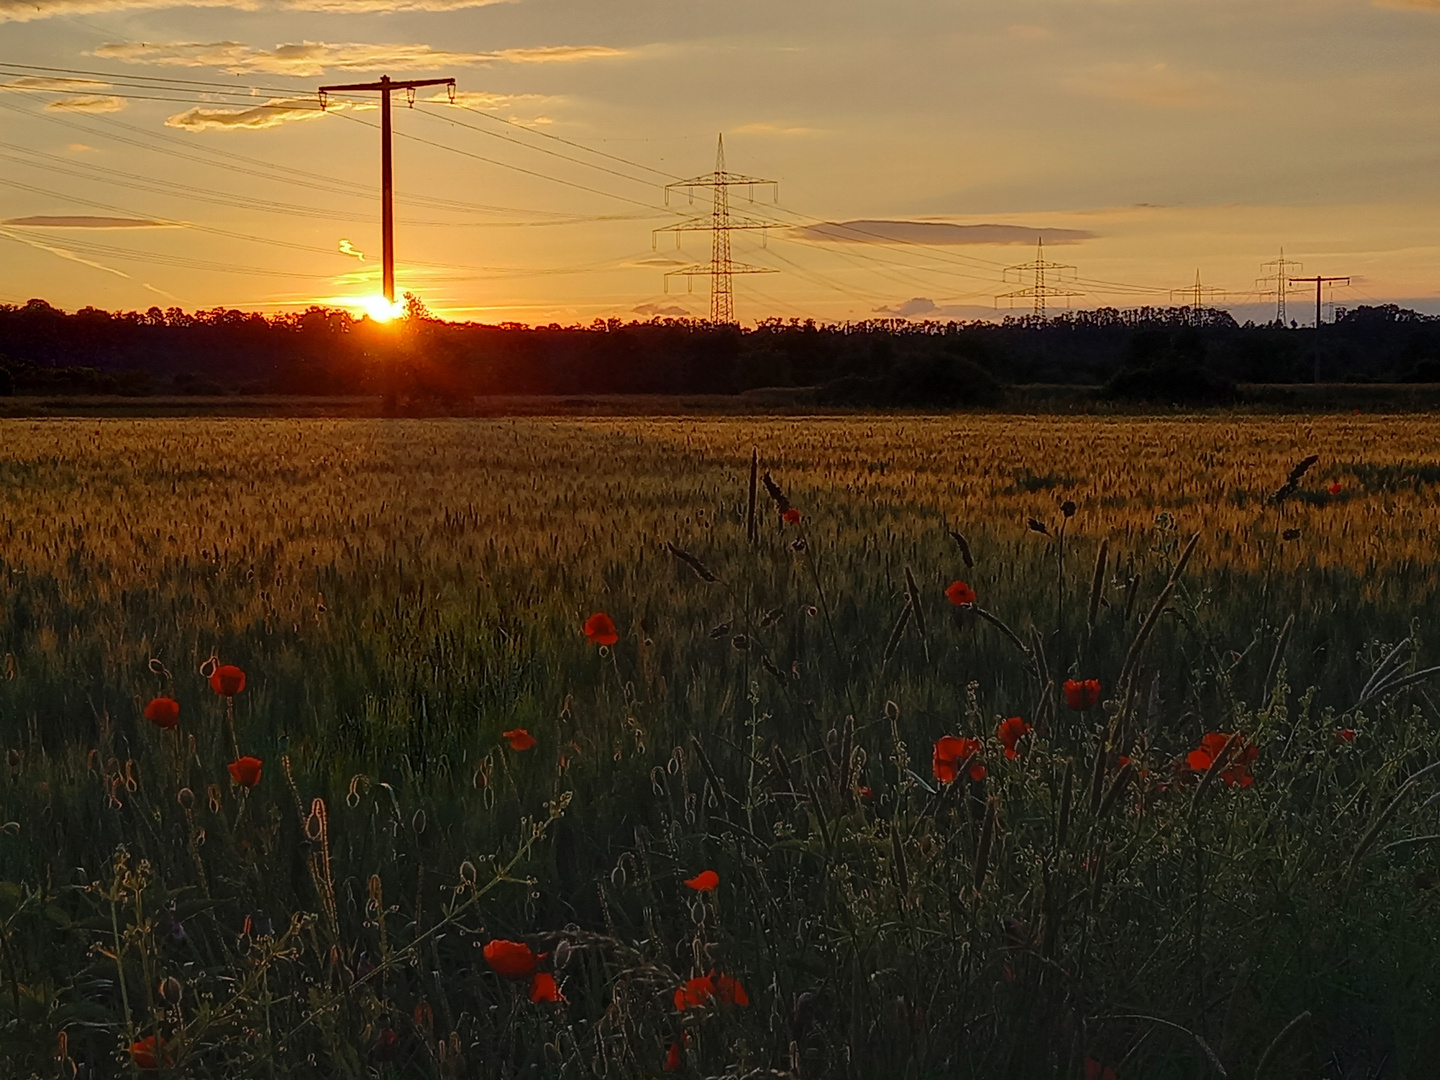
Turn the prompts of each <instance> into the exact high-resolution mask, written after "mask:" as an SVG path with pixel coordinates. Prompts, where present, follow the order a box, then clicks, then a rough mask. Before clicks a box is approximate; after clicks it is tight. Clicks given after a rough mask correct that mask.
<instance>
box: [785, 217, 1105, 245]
mask: <svg viewBox="0 0 1440 1080" xmlns="http://www.w3.org/2000/svg"><path fill="white" fill-rule="evenodd" d="M795 235H796V236H797V237H798V238H799V239H801V240H815V241H823V242H825V243H849V244H864V243H875V242H877V241H880V242H887V243H892V244H944V245H947V246H948V245H951V244H1033V243H1035V241H1036V240H1044V241H1045V243H1047V244H1078V243H1079V242H1080V241H1082V240H1090V239H1093V238H1094V236H1095V234H1094V233H1091V232H1086V231H1085V230H1083V229H1048V228H1045V229H1041V228H1030V227H1028V226H1024V225H952V224H951V223H949V222H947V221H886V220H865V219H861V220H859V221H827V222H825V223H823V224H820V225H803V226H799V227H797V228H796V229H795Z"/></svg>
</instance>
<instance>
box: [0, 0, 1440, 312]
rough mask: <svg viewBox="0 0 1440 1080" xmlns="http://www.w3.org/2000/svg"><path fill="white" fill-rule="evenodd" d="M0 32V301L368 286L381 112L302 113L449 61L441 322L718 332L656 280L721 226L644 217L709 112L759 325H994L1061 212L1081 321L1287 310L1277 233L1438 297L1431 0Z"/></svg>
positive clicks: (776, 10)
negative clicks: (620, 322)
mask: <svg viewBox="0 0 1440 1080" xmlns="http://www.w3.org/2000/svg"><path fill="white" fill-rule="evenodd" d="M0 43H3V45H0V84H3V90H4V92H3V93H0V109H3V113H0V253H3V257H0V302H11V303H15V302H24V301H25V300H26V299H27V298H29V297H44V298H46V299H48V300H49V301H50V302H52V303H54V304H56V305H57V306H60V307H64V308H67V309H74V308H77V307H81V306H84V305H87V304H88V305H94V306H97V307H104V308H110V309H135V308H139V309H143V308H147V307H150V306H151V305H158V306H160V307H170V306H180V307H184V308H186V309H194V308H209V307H216V306H222V305H223V306H227V307H240V308H245V309H256V310H262V311H274V310H282V309H288V308H295V307H303V306H305V305H307V304H310V303H330V304H337V305H345V306H350V307H358V306H359V305H360V304H361V302H362V300H363V298H364V297H366V296H367V295H374V294H376V293H378V292H379V291H380V289H379V273H380V269H379V257H380V238H379V233H380V230H379V197H378V178H379V133H378V113H377V112H376V111H374V109H373V107H371V108H366V107H364V106H365V105H366V104H367V101H366V100H364V99H362V98H360V97H355V98H353V99H348V98H342V99H337V100H335V101H334V102H333V106H332V110H331V111H330V112H328V113H325V114H321V113H320V112H319V111H318V109H316V108H315V97H314V94H315V90H316V88H317V87H318V86H320V85H321V84H322V83H336V82H354V81H359V80H369V79H374V78H378V77H379V75H381V74H383V73H388V74H390V75H391V76H392V77H394V78H421V77H437V76H454V77H455V79H456V80H457V82H458V87H459V99H458V105H453V106H452V105H450V104H448V103H445V102H444V101H443V94H441V95H439V96H440V97H441V98H442V100H441V101H439V102H430V101H427V100H426V99H427V98H428V97H430V96H432V94H433V93H434V92H433V91H422V92H421V94H420V97H419V100H418V101H417V103H416V106H415V108H414V109H413V110H409V109H405V108H403V107H402V108H400V109H398V110H397V112H396V114H395V126H396V132H397V138H396V146H395V155H396V165H395V170H396V190H397V195H396V215H397V222H398V224H397V241H396V247H397V252H398V260H397V262H398V271H397V278H398V283H399V288H400V289H401V290H402V291H404V290H409V291H413V292H415V293H417V294H418V295H419V296H420V297H422V298H423V299H424V300H425V302H426V303H427V304H428V305H429V306H430V307H431V308H432V309H433V310H435V311H436V312H437V313H440V314H444V315H446V316H449V317H453V318H462V319H476V320H480V321H485V322H498V321H501V320H520V321H525V322H539V323H546V322H551V321H558V322H561V323H572V322H576V321H579V322H589V321H590V320H591V319H593V318H595V317H610V316H619V317H625V318H629V317H634V316H642V317H643V316H647V315H651V314H676V315H679V314H691V315H703V314H705V313H706V311H707V296H708V282H707V281H706V280H705V279H699V280H696V281H695V282H694V291H693V292H690V293H687V291H686V285H685V282H684V281H683V280H681V279H675V280H672V281H671V284H670V290H669V292H668V293H667V292H666V291H665V284H664V281H665V279H664V274H665V272H666V271H667V270H673V269H676V268H678V267H679V266H682V265H685V264H688V263H693V262H704V261H705V260H707V259H708V257H709V235H708V233H704V232H697V233H689V234H685V235H684V247H683V249H682V250H679V251H677V250H676V248H675V242H674V239H673V237H672V236H671V235H670V234H664V235H661V236H659V237H658V239H657V240H656V242H655V244H654V247H653V248H652V230H656V229H660V228H663V227H665V226H666V225H669V224H674V223H675V222H677V221H680V220H683V219H684V218H686V217H688V216H690V215H694V214H704V213H707V212H708V211H709V204H708V202H706V201H704V199H703V198H701V199H697V200H696V202H695V203H694V204H693V205H691V204H689V203H688V202H687V201H686V198H685V196H684V195H683V194H682V195H679V196H674V195H672V197H671V199H670V205H669V207H667V206H666V201H665V197H664V193H663V186H664V184H665V183H666V182H667V180H672V179H680V178H684V177H689V176H693V175H695V174H698V173H702V172H708V171H709V170H710V169H712V168H713V163H714V155H715V139H716V135H717V133H720V132H723V133H724V135H725V144H726V154H727V159H728V165H729V167H730V168H731V169H733V170H736V171H740V172H744V173H748V174H751V175H755V176H759V177H764V178H769V179H774V180H777V181H779V202H778V204H776V203H775V202H774V195H773V192H772V190H771V189H770V188H768V187H767V188H757V189H756V190H755V193H754V196H755V202H754V205H753V206H752V205H751V204H750V203H749V202H748V201H747V198H746V194H745V193H744V192H743V191H741V192H736V193H735V203H734V210H735V212H736V213H737V214H744V215H746V216H749V217H753V218H755V219H757V220H765V221H767V222H771V223H773V228H770V229H768V230H767V232H766V234H765V236H764V238H763V243H762V237H761V234H760V233H758V232H756V233H753V234H739V235H737V236H736V238H735V249H734V255H735V258H736V259H737V260H739V261H743V262H745V263H749V264H751V265H755V266H762V267H766V268H770V269H774V270H777V271H779V272H778V273H774V274H765V275H755V276H746V277H737V279H736V286H735V291H736V311H737V315H738V317H739V318H740V320H741V321H742V322H747V323H748V322H752V321H753V320H755V319H757V318H760V317H764V316H782V317H787V318H788V317H791V316H813V317H815V318H820V319H847V318H849V319H854V318H868V317H874V316H876V315H877V314H881V315H883V314H888V313H896V314H902V315H907V316H912V317H926V316H929V317H938V318H946V317H962V318H975V317H993V316H995V315H996V314H1003V313H1004V312H1005V311H1006V310H1007V309H1006V308H1005V306H1004V302H1003V301H1002V302H1001V306H1000V307H999V309H998V311H997V304H996V296H997V295H998V294H1001V293H1004V292H1007V291H1010V290H1014V289H1017V288H1019V287H1020V286H1021V285H1023V284H1028V283H1029V280H1028V276H1026V275H1024V274H1022V275H1021V276H1022V277H1026V280H1024V281H1021V282H1019V283H1016V282H1014V281H1013V279H1014V278H1015V276H1016V275H1015V274H1013V273H1012V274H1011V275H1010V277H1011V279H1012V281H1011V283H1009V284H1006V283H1005V282H1004V275H1003V273H1002V271H1003V268H1004V267H1005V266H1007V265H1009V264H1019V263H1024V262H1026V261H1028V260H1031V259H1033V258H1034V255H1035V248H1034V242H1035V237H1036V235H1037V230H1042V229H1043V230H1055V231H1052V232H1049V233H1048V236H1049V240H1048V241H1047V247H1046V256H1047V258H1049V259H1050V260H1052V261H1055V262H1058V263H1064V264H1070V265H1073V266H1074V267H1075V269H1074V270H1073V271H1067V272H1065V274H1064V275H1063V276H1065V277H1066V278H1067V279H1068V278H1073V281H1069V282H1068V284H1067V287H1068V288H1069V289H1070V290H1072V291H1074V292H1076V293H1078V294H1080V295H1076V296H1075V297H1073V298H1072V299H1071V300H1070V301H1069V303H1071V304H1072V305H1073V306H1076V307H1097V306H1102V305H1114V306H1135V305H1139V304H1169V303H1170V302H1171V291H1170V290H1171V289H1178V288H1179V287H1182V286H1186V285H1190V284H1192V283H1193V282H1194V280H1195V276H1196V272H1197V270H1198V271H1199V273H1200V275H1201V278H1202V281H1203V282H1204V284H1206V285H1208V286H1214V287H1216V288H1218V289H1222V290H1225V292H1224V294H1223V295H1221V296H1219V297H1218V299H1217V301H1216V302H1217V303H1219V304H1221V305H1223V306H1227V307H1230V308H1231V309H1232V310H1233V311H1235V312H1236V314H1237V315H1238V316H1240V317H1242V318H1244V317H1255V318H1268V317H1273V314H1274V309H1275V302H1274V295H1273V291H1272V293H1271V295H1270V297H1269V299H1268V301H1267V300H1266V299H1265V297H1264V296H1263V295H1261V292H1260V290H1263V289H1264V288H1265V287H1264V286H1261V285H1257V283H1256V279H1257V278H1260V277H1262V276H1263V275H1264V274H1265V273H1267V272H1268V271H1267V270H1265V269H1264V268H1263V267H1262V264H1264V263H1265V262H1267V261H1268V260H1274V259H1276V258H1277V257H1278V255H1279V252H1280V249H1281V247H1282V246H1283V247H1284V249H1285V254H1286V256H1287V257H1289V258H1293V259H1296V260H1299V261H1300V262H1301V263H1302V264H1303V271H1299V270H1297V271H1296V272H1303V273H1304V274H1316V273H1319V274H1326V275H1339V274H1349V275H1351V278H1352V286H1351V287H1349V288H1336V289H1334V290H1333V297H1332V298H1333V301H1334V302H1335V303H1336V304H1342V305H1349V306H1354V305H1357V304H1363V303H1376V302H1381V301H1397V302H1400V303H1404V304H1407V305H1411V306H1415V307H1419V308H1422V309H1423V310H1427V311H1440V282H1437V278H1436V269H1437V266H1440V183H1437V173H1440V64H1437V63H1436V57H1437V55H1440V48H1437V47H1440V0H1390V2H1386V3H1372V2H1371V0H1264V2H1256V0H1202V2H1197V3H1180V2H1178V0H1009V2H1005V3H999V2H995V0H990V2H980V0H888V2H885V3H879V2H876V0H863V2H862V0H824V2H820V0H789V2H784V0H782V2H778V3H777V2H775V0H765V2H757V0H729V2H727V3H725V4H711V5H705V4H678V3H673V2H671V3H661V2H659V0H601V2H596V0H514V2H495V3H483V2H482V3H473V2H469V3H467V0H400V2H394V3H392V2H385V0H233V2H227V0H202V2H198V3H194V4H189V5H185V4H174V3H169V2H167V0H0ZM22 65H25V66H22ZM85 72H90V73H100V74H88V75H87V74H83V73H85ZM155 80H167V81H166V82H159V81H155ZM181 80H190V81H188V82H182V81H181ZM368 104H371V105H372V106H373V95H371V96H370V98H369V101H368ZM397 104H399V105H402V106H403V100H401V101H400V102H397ZM507 122H508V123H507ZM422 140H423V141H422ZM560 140H566V141H560ZM573 144H579V145H578V146H577V145H573ZM597 152H598V153H597ZM602 155H609V156H602ZM97 219H99V220H97ZM106 219H108V220H106ZM835 221H838V222H853V221H867V222H901V223H911V224H909V225H903V226H902V225H895V226H889V225H887V226H874V225H871V226H866V227H865V231H864V232H846V231H843V230H842V231H835V230H829V231H827V230H826V229H825V228H823V223H825V222H835ZM957 224H958V225H1000V226H1018V228H1009V229H990V230H960V229H953V228H946V227H945V226H947V225H957ZM101 226H103V227H101ZM882 237H893V238H894V242H887V241H886V240H885V239H883V238H882ZM842 238H843V239H842ZM998 241H1004V242H998ZM342 249H345V250H342ZM347 250H348V252H349V253H347ZM361 254H363V256H364V258H363V259H362V258H360V257H359V256H360V255H361ZM1270 288H1271V289H1272V290H1273V286H1271V287H1270ZM1177 297H1178V294H1177ZM1313 297H1314V294H1313V287H1311V288H1310V289H1309V290H1308V291H1307V290H1306V289H1304V288H1297V289H1296V291H1295V292H1294V293H1292V295H1291V297H1290V301H1289V302H1290V315H1291V317H1292V318H1295V319H1297V320H1299V321H1300V322H1301V323H1302V325H1303V324H1304V323H1305V322H1307V321H1309V320H1310V319H1312V318H1313V311H1314V298H1313ZM1065 303H1066V301H1065V300H1057V301H1052V304H1051V310H1052V311H1053V310H1055V308H1056V307H1062V308H1063V307H1064V306H1065ZM1018 304H1019V305H1020V306H1019V308H1018V309H1017V310H1021V311H1026V310H1029V304H1030V301H1028V300H1025V299H1023V298H1022V299H1021V300H1020V301H1018Z"/></svg>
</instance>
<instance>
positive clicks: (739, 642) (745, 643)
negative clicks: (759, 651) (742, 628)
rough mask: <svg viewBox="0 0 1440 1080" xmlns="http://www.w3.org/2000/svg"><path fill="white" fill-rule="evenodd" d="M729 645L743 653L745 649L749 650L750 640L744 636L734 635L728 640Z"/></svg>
mask: <svg viewBox="0 0 1440 1080" xmlns="http://www.w3.org/2000/svg"><path fill="white" fill-rule="evenodd" d="M730 644H731V645H733V646H734V647H735V648H737V649H739V650H740V651H741V652H744V651H745V650H746V649H748V648H750V639H749V638H747V637H746V636H745V635H744V634H736V635H735V636H734V637H733V638H731V639H730Z"/></svg>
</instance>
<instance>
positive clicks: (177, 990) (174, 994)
mask: <svg viewBox="0 0 1440 1080" xmlns="http://www.w3.org/2000/svg"><path fill="white" fill-rule="evenodd" d="M159 994H160V1000H161V1001H163V1002H165V1004H166V1005H169V1006H170V1007H171V1008H174V1007H175V1006H176V1005H179V1004H180V998H181V997H182V996H184V987H183V986H181V984H180V980H179V979H177V978H176V977H175V976H174V975H169V976H167V977H166V978H164V979H161V980H160V990H159Z"/></svg>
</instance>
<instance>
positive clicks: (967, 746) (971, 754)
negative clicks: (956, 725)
mask: <svg viewBox="0 0 1440 1080" xmlns="http://www.w3.org/2000/svg"><path fill="white" fill-rule="evenodd" d="M982 748H983V747H982V745H981V742H980V740H979V739H971V738H964V739H962V738H960V737H959V736H956V735H942V736H940V738H938V739H936V740H935V752H934V754H933V756H932V757H931V760H930V767H931V768H932V769H934V770H935V779H936V780H939V781H940V782H941V783H942V784H953V783H954V782H955V780H956V779H957V778H958V777H959V775H960V767H961V766H962V765H964V764H966V763H967V762H968V763H969V764H970V779H971V780H984V779H985V766H984V765H981V764H980V763H979V762H978V761H975V760H974V759H975V757H976V755H978V754H979V753H980V751H981V749H982Z"/></svg>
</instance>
